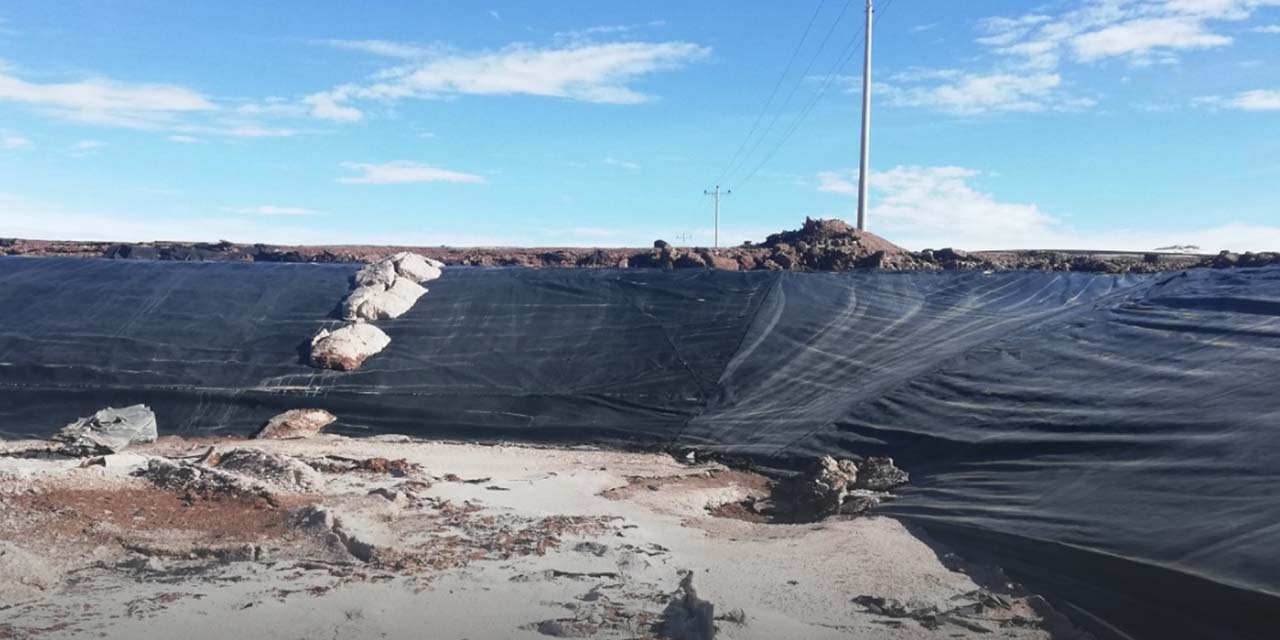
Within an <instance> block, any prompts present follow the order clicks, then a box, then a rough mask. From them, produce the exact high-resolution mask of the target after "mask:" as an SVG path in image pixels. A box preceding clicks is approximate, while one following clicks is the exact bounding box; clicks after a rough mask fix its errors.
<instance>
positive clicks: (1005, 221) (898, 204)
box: [818, 166, 1056, 236]
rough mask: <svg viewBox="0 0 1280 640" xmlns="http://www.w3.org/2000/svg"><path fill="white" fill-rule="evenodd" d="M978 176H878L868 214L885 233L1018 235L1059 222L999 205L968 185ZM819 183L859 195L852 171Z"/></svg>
mask: <svg viewBox="0 0 1280 640" xmlns="http://www.w3.org/2000/svg"><path fill="white" fill-rule="evenodd" d="M977 176H978V172H977V171H975V170H973V169H966V168H962V167H911V166H904V167H896V168H894V169H891V170H889V171H880V172H874V173H872V174H871V183H870V185H871V191H872V192H873V194H874V196H875V197H874V200H875V202H876V205H875V206H874V207H873V208H872V210H871V211H870V212H869V214H870V215H874V217H875V219H876V220H877V225H878V226H879V227H880V228H883V229H886V230H890V231H909V232H911V233H913V234H933V235H941V236H947V235H951V234H956V233H967V232H969V230H970V228H972V227H977V228H980V229H984V230H987V231H988V232H995V233H1000V234H1002V235H1011V236H1016V235H1019V234H1025V233H1027V232H1033V231H1039V230H1041V229H1044V228H1047V227H1049V226H1050V225H1053V224H1054V223H1055V222H1056V221H1055V220H1054V219H1053V218H1052V217H1050V216H1048V215H1046V214H1045V213H1043V212H1041V211H1040V210H1039V208H1037V207H1036V206H1035V205H1034V204H1009V203H1002V202H997V201H996V200H995V198H994V197H993V196H992V195H991V194H989V193H985V192H982V191H979V190H977V189H975V188H974V187H973V186H972V185H971V184H970V181H971V180H972V179H973V178H975V177H977ZM818 179H819V186H818V190H819V191H823V192H827V193H836V194H841V195H856V194H857V177H856V174H853V173H852V172H845V173H841V172H832V171H827V172H823V173H821V174H819V175H818Z"/></svg>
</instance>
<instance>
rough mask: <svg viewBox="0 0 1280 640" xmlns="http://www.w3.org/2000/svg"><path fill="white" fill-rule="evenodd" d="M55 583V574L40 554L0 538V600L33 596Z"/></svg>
mask: <svg viewBox="0 0 1280 640" xmlns="http://www.w3.org/2000/svg"><path fill="white" fill-rule="evenodd" d="M57 583H58V574H57V573H55V572H54V571H53V569H52V568H50V567H49V564H48V563H47V562H45V561H44V559H43V558H41V557H39V556H37V555H35V554H33V553H31V552H29V551H26V550H24V549H23V548H22V547H19V546H17V545H15V544H13V543H12V542H6V541H0V602H3V603H6V604H8V603H14V602H17V601H18V600H19V599H21V598H29V597H32V596H36V595H39V594H41V593H44V592H46V591H48V590H49V589H51V588H52V587H54V586H56V585H57Z"/></svg>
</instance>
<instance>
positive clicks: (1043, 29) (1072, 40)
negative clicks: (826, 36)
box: [882, 0, 1280, 114]
mask: <svg viewBox="0 0 1280 640" xmlns="http://www.w3.org/2000/svg"><path fill="white" fill-rule="evenodd" d="M1058 4H1059V5H1063V6H1065V7H1066V8H1065V10H1063V11H1060V12H1057V13H1049V12H1046V7H1045V6H1041V7H1039V8H1037V10H1036V11H1035V12H1032V13H1027V14H1024V15H1017V16H996V17H990V18H986V19H984V20H981V21H979V22H978V25H977V28H978V32H979V37H978V38H977V39H976V41H977V43H978V44H980V45H982V46H984V47H986V48H987V49H988V50H989V51H990V52H991V53H993V54H995V55H996V56H997V60H998V62H997V63H995V64H994V65H992V66H990V67H989V68H988V69H986V70H982V71H967V70H966V71H961V70H956V69H944V70H920V69H915V70H909V71H908V72H907V73H905V74H894V75H893V76H890V82H889V83H888V84H887V85H885V86H884V91H882V92H887V93H888V95H889V96H890V99H891V100H892V101H893V102H894V103H895V104H901V105H906V106H918V107H926V108H933V109H938V110H942V111H947V112H951V113H958V114H977V113H989V112H1001V111H1050V110H1074V109H1080V108H1086V107H1092V106H1094V105H1096V104H1097V101H1096V100H1095V99H1093V98H1091V97H1087V96H1079V95H1071V94H1070V93H1068V92H1067V90H1066V89H1065V88H1066V87H1068V86H1070V85H1071V84H1072V83H1071V82H1070V81H1069V80H1067V79H1066V78H1067V77H1069V76H1067V75H1066V74H1067V73H1068V69H1067V66H1066V64H1065V63H1075V64H1094V63H1100V62H1104V61H1107V60H1122V61H1125V62H1127V63H1128V64H1130V65H1132V66H1135V67H1142V66H1149V65H1153V64H1173V63H1177V62H1178V60H1179V58H1178V56H1179V55H1180V54H1184V53H1186V52H1192V51H1198V50H1205V49H1213V48H1219V47H1226V46H1230V45H1231V44H1232V43H1233V42H1234V40H1233V38H1232V37H1231V36H1230V35H1227V34H1225V33H1221V32H1219V31H1218V28H1219V26H1220V24H1221V23H1222V22H1226V21H1240V20H1245V19H1247V18H1250V17H1252V16H1253V15H1254V13H1256V12H1257V10H1258V9H1259V8H1260V7H1264V6H1280V0H1081V1H1080V2H1074V3H1058ZM929 71H932V74H927V73H925V72H929Z"/></svg>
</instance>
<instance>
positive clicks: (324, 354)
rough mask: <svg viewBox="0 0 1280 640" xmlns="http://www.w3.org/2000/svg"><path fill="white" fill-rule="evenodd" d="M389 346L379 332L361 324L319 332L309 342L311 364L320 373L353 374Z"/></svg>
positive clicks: (386, 338)
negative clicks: (352, 372)
mask: <svg viewBox="0 0 1280 640" xmlns="http://www.w3.org/2000/svg"><path fill="white" fill-rule="evenodd" d="M389 344H391V338H389V337H387V334H385V333H383V332H382V330H381V329H379V328H377V327H375V326H373V325H371V324H366V323H363V322H357V323H354V324H349V325H347V326H345V327H342V328H341V329H337V330H335V331H332V332H330V331H329V330H328V329H321V330H320V333H317V334H316V336H315V337H314V338H312V339H311V362H312V364H314V365H315V366H317V367H320V368H322V369H336V370H338V371H354V370H355V369H359V368H360V365H362V364H364V361H365V360H366V359H368V358H369V356H372V355H374V354H376V353H378V352H380V351H382V350H383V349H386V348H387V345H389Z"/></svg>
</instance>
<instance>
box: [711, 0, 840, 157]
mask: <svg viewBox="0 0 1280 640" xmlns="http://www.w3.org/2000/svg"><path fill="white" fill-rule="evenodd" d="M826 2H827V0H818V6H817V7H814V9H813V15H812V16H811V17H810V18H809V24H806V25H805V27H804V33H803V34H801V35H800V41H799V42H797V43H796V48H795V49H794V50H792V52H791V57H790V58H788V59H787V66H786V67H784V68H783V69H782V75H780V76H778V81H777V82H775V83H773V91H770V92H769V98H768V99H767V100H765V101H764V106H763V107H761V108H760V113H758V114H756V120H755V122H753V123H751V129H750V130H748V131H747V135H746V137H744V138H743V139H742V144H740V145H738V150H737V151H734V152H733V157H732V158H730V159H729V164H727V165H725V168H724V170H723V171H721V172H720V175H719V176H717V177H716V182H720V181H721V180H722V179H724V177H725V174H727V173H728V172H729V169H730V168H731V167H733V165H734V163H735V162H737V161H738V156H741V155H742V150H743V149H746V148H747V143H748V142H750V141H751V136H753V135H755V132H756V130H757V129H759V128H760V122H761V121H762V120H764V114H765V113H768V111H769V106H770V105H772V104H773V99H774V98H776V97H777V96H778V89H781V88H782V82H783V81H784V80H786V79H787V75H789V74H790V73H791V67H792V65H794V64H795V62H796V58H797V57H799V55H800V50H801V49H802V48H804V43H805V42H806V41H807V40H808V39H809V32H810V31H812V30H813V24H814V23H815V22H817V21H818V15H819V14H820V13H822V7H823V6H824V5H825V4H826Z"/></svg>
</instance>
